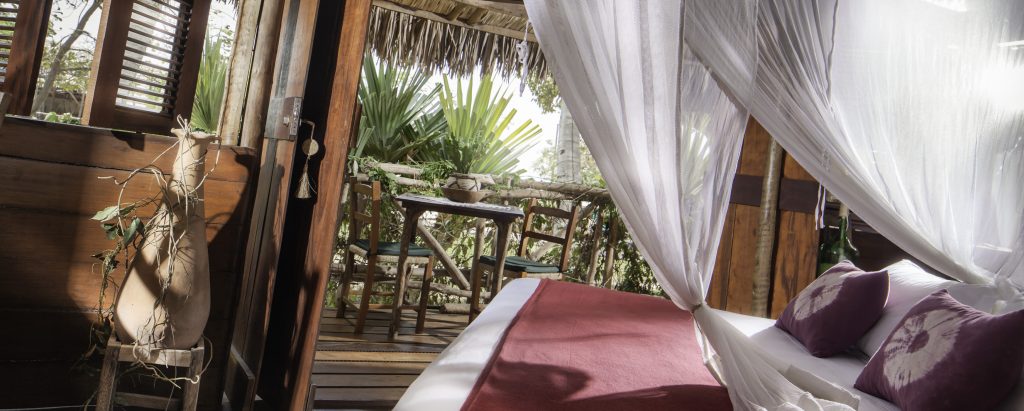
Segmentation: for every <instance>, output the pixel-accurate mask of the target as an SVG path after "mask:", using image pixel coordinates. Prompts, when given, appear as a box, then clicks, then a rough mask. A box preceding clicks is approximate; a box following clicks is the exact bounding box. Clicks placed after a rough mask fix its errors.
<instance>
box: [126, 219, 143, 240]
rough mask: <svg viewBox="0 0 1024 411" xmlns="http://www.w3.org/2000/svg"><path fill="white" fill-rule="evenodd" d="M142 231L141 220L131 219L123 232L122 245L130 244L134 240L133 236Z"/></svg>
mask: <svg viewBox="0 0 1024 411" xmlns="http://www.w3.org/2000/svg"><path fill="white" fill-rule="evenodd" d="M142 229H143V225H142V220H141V219H139V218H138V217H135V218H133V219H132V222H131V223H130V224H128V229H127V230H125V232H124V243H125V244H131V243H132V241H134V240H135V236H136V235H138V234H140V233H141V232H142Z"/></svg>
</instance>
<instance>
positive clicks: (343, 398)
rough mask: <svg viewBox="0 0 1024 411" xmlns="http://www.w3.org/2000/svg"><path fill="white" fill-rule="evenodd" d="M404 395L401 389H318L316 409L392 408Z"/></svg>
mask: <svg viewBox="0 0 1024 411" xmlns="http://www.w3.org/2000/svg"><path fill="white" fill-rule="evenodd" d="M404 393H405V387H401V388H375V387H355V388H320V387H317V389H316V405H315V408H317V409H325V408H363V407H387V408H390V407H394V406H395V404H397V403H398V399H399V398H402V394H404Z"/></svg>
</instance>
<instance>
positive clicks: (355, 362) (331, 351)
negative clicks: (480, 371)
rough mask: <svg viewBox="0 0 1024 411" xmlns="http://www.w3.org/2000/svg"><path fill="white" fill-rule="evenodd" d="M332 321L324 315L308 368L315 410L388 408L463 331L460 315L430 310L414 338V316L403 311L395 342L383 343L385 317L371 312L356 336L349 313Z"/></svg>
mask: <svg viewBox="0 0 1024 411" xmlns="http://www.w3.org/2000/svg"><path fill="white" fill-rule="evenodd" d="M353 311H354V310H349V312H347V313H346V315H345V318H335V317H334V315H335V314H334V310H329V309H326V310H324V317H323V318H322V319H321V323H320V338H319V341H318V343H317V352H316V364H315V365H314V366H313V379H312V380H313V385H314V386H315V390H316V391H315V395H316V402H315V403H314V408H315V409H323V410H327V409H332V410H337V409H391V408H392V407H394V406H395V404H396V403H397V402H398V399H399V398H400V397H401V396H402V393H404V392H405V389H406V388H408V387H409V384H411V383H412V381H413V380H415V379H416V376H418V375H419V374H420V373H421V372H422V371H423V369H424V368H426V366H427V364H430V362H431V361H433V360H434V358H436V357H437V354H438V353H440V352H441V351H442V350H444V348H445V347H447V346H448V344H450V343H451V342H452V340H454V339H455V337H457V336H458V335H459V333H461V332H462V330H463V329H464V328H465V327H466V317H467V316H466V315H465V314H442V313H440V312H437V311H436V310H430V312H429V313H428V316H427V322H426V330H425V332H424V333H423V334H414V333H413V332H414V331H415V330H414V326H415V323H416V313H415V312H413V311H407V312H406V313H405V315H404V316H403V321H402V328H401V329H400V331H399V336H398V338H397V340H395V341H388V339H387V331H388V316H389V315H390V312H386V311H384V310H375V311H374V310H371V312H370V315H369V318H368V319H367V323H366V329H365V330H364V332H363V334H362V335H356V334H355V333H354V328H355V327H354V326H355V313H354V312H353Z"/></svg>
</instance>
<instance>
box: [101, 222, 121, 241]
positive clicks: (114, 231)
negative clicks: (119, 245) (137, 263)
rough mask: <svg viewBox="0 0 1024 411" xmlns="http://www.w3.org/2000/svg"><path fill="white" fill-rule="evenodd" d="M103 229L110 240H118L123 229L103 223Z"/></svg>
mask: <svg viewBox="0 0 1024 411" xmlns="http://www.w3.org/2000/svg"><path fill="white" fill-rule="evenodd" d="M100 226H101V227H103V231H106V232H107V239H108V240H116V239H117V237H120V236H121V227H119V226H118V225H117V224H113V223H103V224H101V225H100Z"/></svg>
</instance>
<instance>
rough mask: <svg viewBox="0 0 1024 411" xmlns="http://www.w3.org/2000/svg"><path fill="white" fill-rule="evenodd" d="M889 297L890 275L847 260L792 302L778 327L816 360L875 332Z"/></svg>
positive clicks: (777, 324) (834, 353)
mask: <svg viewBox="0 0 1024 411" xmlns="http://www.w3.org/2000/svg"><path fill="white" fill-rule="evenodd" d="M888 296H889V274H888V272H886V271H885V270H882V271H872V272H865V271H863V270H861V269H859V268H857V267H856V266H855V265H853V263H851V262H849V261H843V262H841V263H839V264H836V265H835V266H834V267H832V268H830V269H829V270H828V271H825V273H824V274H822V275H821V277H818V279H817V280H814V282H812V283H811V285H809V286H807V288H805V289H804V290H803V291H801V292H800V294H799V295H797V296H796V298H794V299H793V301H790V302H789V305H787V306H786V309H785V310H784V311H783V312H782V316H781V317H779V320H778V321H776V322H775V326H776V327H779V328H781V329H783V330H785V331H786V332H788V333H790V334H791V335H793V337H795V338H796V339H797V340H799V341H800V343H801V344H803V345H804V347H806V348H807V351H809V352H810V353H811V354H812V355H814V356H815V357H828V356H832V355H836V354H839V353H842V352H844V351H846V350H847V349H849V348H850V346H852V345H854V344H856V343H857V340H859V339H860V337H862V336H863V335H864V333H866V332H867V331H868V330H869V329H871V326H873V325H874V324H875V322H876V321H878V318H879V317H881V316H882V309H883V308H885V299H886V298H887V297H888Z"/></svg>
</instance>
